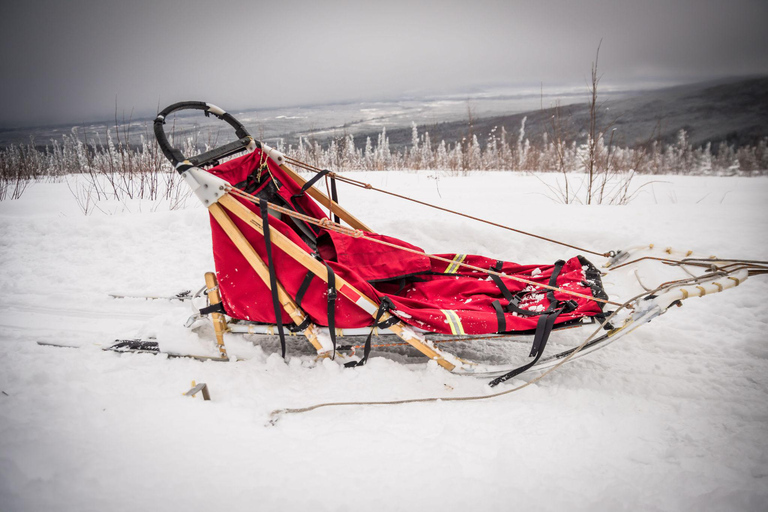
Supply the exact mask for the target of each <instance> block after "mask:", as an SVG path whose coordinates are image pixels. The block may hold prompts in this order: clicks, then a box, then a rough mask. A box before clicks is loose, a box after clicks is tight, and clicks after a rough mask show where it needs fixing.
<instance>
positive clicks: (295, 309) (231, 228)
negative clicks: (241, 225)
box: [208, 203, 323, 352]
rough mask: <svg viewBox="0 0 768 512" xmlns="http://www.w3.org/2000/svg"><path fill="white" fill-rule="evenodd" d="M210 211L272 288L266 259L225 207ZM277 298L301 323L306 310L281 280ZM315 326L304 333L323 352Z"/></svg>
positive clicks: (293, 317) (294, 318)
mask: <svg viewBox="0 0 768 512" xmlns="http://www.w3.org/2000/svg"><path fill="white" fill-rule="evenodd" d="M238 204H239V203H238ZM208 211H209V212H211V215H213V218H214V219H216V222H218V223H219V226H221V228H222V229H223V230H224V232H225V233H226V234H227V236H228V237H229V239H230V240H232V243H234V244H235V246H236V247H237V249H238V250H239V251H240V253H241V254H242V255H243V257H245V259H246V260H247V261H248V263H249V264H250V265H251V268H253V270H255V271H256V274H258V276H259V277H260V278H261V280H262V281H263V282H264V284H265V285H267V288H269V289H271V286H270V281H269V267H268V266H267V264H266V263H264V260H262V259H261V256H259V255H258V253H257V252H256V250H255V249H254V248H253V247H252V246H251V244H250V242H248V240H247V239H246V238H245V236H244V235H243V233H242V232H241V231H240V230H239V229H238V227H237V226H235V223H234V222H232V219H230V218H229V215H227V212H226V211H224V209H223V208H222V207H221V206H219V205H218V204H216V203H214V204H212V205H211V206H210V207H209V208H208ZM277 298H278V301H279V302H280V305H281V306H283V309H285V311H286V312H287V313H288V314H289V315H290V316H291V320H293V322H294V323H295V324H296V325H301V324H302V323H303V322H304V319H305V318H306V316H305V315H304V311H302V310H301V308H299V306H298V305H296V303H295V302H294V301H293V299H292V298H291V296H290V295H288V292H286V291H285V288H284V287H283V285H282V284H280V282H278V283H277ZM314 327H315V326H314V324H310V325H309V327H307V328H306V329H305V330H304V335H305V336H306V337H307V339H308V340H309V342H310V343H311V344H312V346H313V347H315V350H317V351H318V352H322V350H323V345H322V344H321V343H320V341H319V340H318V339H317V333H316V332H315V328H314Z"/></svg>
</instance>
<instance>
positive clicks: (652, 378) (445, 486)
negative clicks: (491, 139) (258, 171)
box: [0, 172, 768, 512]
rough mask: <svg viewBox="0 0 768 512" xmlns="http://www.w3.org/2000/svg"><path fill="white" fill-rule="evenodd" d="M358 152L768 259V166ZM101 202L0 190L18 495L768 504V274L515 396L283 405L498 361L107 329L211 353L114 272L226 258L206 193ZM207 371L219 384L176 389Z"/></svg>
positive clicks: (395, 221)
mask: <svg viewBox="0 0 768 512" xmlns="http://www.w3.org/2000/svg"><path fill="white" fill-rule="evenodd" d="M354 176H355V177H357V178H360V179H362V180H364V181H368V182H370V183H372V184H374V185H377V186H381V187H383V188H387V189H390V190H394V191H399V192H405V193H407V194H412V195H413V196H415V197H419V198H422V199H426V200H428V201H433V202H437V203H438V204H440V205H442V206H446V207H450V208H456V209H460V210H462V211H466V212H468V213H471V214H474V215H477V216H481V217H485V218H490V219H493V220H496V221H499V222H501V223H505V224H508V225H512V226H515V227H517V228H519V229H523V230H526V231H531V232H535V233H542V234H546V235H547V236H550V237H553V238H557V239H562V240H564V241H568V242H571V243H574V244H576V245H580V246H582V247H585V248H589V249H595V250H598V251H600V252H603V251H607V250H610V249H620V248H623V247H627V246H631V245H636V244H645V243H656V244H659V245H664V246H672V247H674V248H676V249H682V250H687V249H693V250H695V251H696V252H698V253H701V254H705V255H710V254H716V255H718V256H720V257H738V258H745V259H762V260H764V259H768V238H767V237H766V234H768V215H767V213H768V208H767V207H766V198H768V179H765V178H751V179H750V178H693V177H655V178H654V179H655V182H654V183H653V184H651V185H648V186H647V187H645V188H644V189H643V191H642V192H641V193H640V194H639V195H638V197H637V199H636V200H635V201H633V202H632V203H631V204H629V205H627V206H582V205H562V204H557V203H555V202H553V201H552V200H551V199H549V198H548V197H547V194H548V189H547V188H546V187H545V186H544V184H543V183H542V181H541V179H543V180H545V181H548V182H550V183H551V181H552V180H553V177H552V176H544V177H541V179H540V178H536V177H532V176H521V175H517V174H512V173H480V172H477V173H471V174H470V175H468V176H463V177H449V176H445V175H440V176H438V175H435V174H434V173H426V172H420V173H366V174H363V173H359V174H355V175H354ZM436 178H437V179H436ZM639 183H641V182H640V181H638V184H639ZM340 197H341V201H342V204H343V205H344V206H345V207H347V208H348V209H350V210H351V211H353V212H355V213H356V214H357V215H358V216H359V217H360V218H361V219H363V220H364V221H365V222H367V223H368V224H369V225H371V226H373V227H374V228H376V229H377V230H379V231H380V232H382V233H385V234H389V235H393V236H397V237H400V238H403V239H406V240H409V241H411V242H413V243H416V244H418V245H420V246H422V247H423V248H424V249H425V250H427V251H428V252H462V253H479V254H484V255H488V256H493V257H497V258H500V259H504V260H511V261H518V262H531V263H535V262H541V263H552V262H554V261H555V260H556V259H559V258H563V257H567V256H572V255H574V254H575V251H573V250H571V249H568V248H564V247H560V246H556V245H550V244H547V243H545V242H541V241H537V240H532V239H529V238H525V237H522V236H518V235H515V234H513V233H509V232H506V231H502V230H499V229H497V228H492V227H489V226H485V225H480V224H476V223H473V222H471V221H469V220H464V219H460V218H456V217H451V216H448V215H446V214H441V213H439V212H436V211H433V210H428V209H424V208H423V207H420V206H418V205H414V204H411V203H402V202H398V201H397V200H395V199H393V198H390V197H387V196H383V195H379V194H376V193H373V192H365V191H361V190H359V189H354V188H351V189H350V188H347V187H345V186H343V185H342V186H340ZM191 203H192V201H190V202H189V204H190V205H191ZM100 206H101V207H102V209H104V210H105V211H116V212H117V213H114V214H112V215H105V214H103V213H101V212H99V211H96V212H95V213H93V214H92V215H90V216H88V217H86V216H83V215H82V213H80V211H79V210H78V207H77V205H76V204H75V201H74V199H73V198H72V197H71V195H70V192H69V191H68V189H67V186H66V184H63V183H49V184H46V183H38V184H35V185H33V186H32V187H30V188H29V189H28V190H27V192H26V193H25V195H24V196H23V197H22V198H21V199H20V200H18V201H6V202H3V203H0V235H1V236H0V268H1V269H2V271H0V288H1V289H2V290H3V293H2V295H1V296H0V327H1V329H0V392H1V393H0V510H2V511H3V512H5V511H16V510H30V511H38V510H62V511H69V510H71V511H87V510H99V511H103V510H125V511H136V510H187V511H192V510H308V509H312V510H489V509H494V510H510V509H530V508H533V509H534V510H564V509H568V510H625V509H627V510H766V508H768V335H766V330H767V329H768V308H766V307H765V304H766V303H768V279H766V278H761V277H759V276H758V277H754V278H751V279H750V280H748V281H747V282H746V283H745V284H744V285H743V286H739V287H738V288H736V289H733V290H728V291H726V292H724V293H722V294H718V295H715V296H712V297H705V298H703V299H699V298H695V299H689V300H688V301H686V302H685V305H684V307H682V308H680V309H678V308H675V309H674V311H670V312H669V313H668V314H666V315H664V316H663V317H660V318H658V319H656V320H654V321H653V322H652V323H651V324H649V325H648V326H646V327H644V328H642V329H640V330H638V331H636V332H635V333H633V334H632V335H630V336H628V337H626V338H623V339H621V340H619V341H617V342H616V343H614V344H612V345H611V346H610V347H608V348H606V349H605V350H601V351H598V352H596V353H594V354H591V355H589V356H588V357H585V358H582V359H580V360H578V361H575V362H573V363H571V364H568V365H565V366H563V367H562V368H561V369H559V370H558V371H556V372H554V373H553V374H551V375H549V376H547V377H546V378H545V379H544V380H542V381H540V382H538V383H536V384H535V385H533V386H530V387H528V388H526V389H524V390H522V391H520V392H517V393H513V394H510V395H506V396H504V397H501V398H497V399H493V400H485V401H479V402H437V403H426V404H409V405H401V406H384V407H376V406H368V407H346V408H329V409H320V410H317V411H313V412H310V413H306V414H303V415H295V416H287V417H284V418H282V419H281V420H280V421H279V422H278V423H277V424H276V425H274V426H267V425H266V424H267V421H268V419H269V413H270V411H272V410H273V409H277V408H284V407H301V406H306V405H311V404H315V403H318V402H327V401H346V400H372V399H375V400H390V399H402V398H414V397H428V396H440V397H454V396H464V395H475V394H483V393H487V385H486V383H487V379H476V378H472V377H460V376H456V375H452V374H449V373H448V372H445V371H443V370H442V369H440V368H439V367H436V365H434V364H420V365H416V366H403V365H400V364H398V363H396V362H394V361H392V360H391V359H388V358H385V357H375V354H374V357H373V358H372V359H371V360H370V362H369V364H368V365H367V366H365V367H362V368H357V369H342V368H340V367H339V366H337V365H336V364H335V363H333V362H331V361H327V360H326V361H324V362H322V363H320V364H314V363H313V361H312V358H311V357H310V356H309V355H307V354H308V353H309V352H308V351H307V350H306V348H305V346H304V344H302V343H300V342H299V341H294V342H291V344H290V345H289V353H290V354H291V357H289V361H288V362H287V363H285V362H283V361H282V359H281V358H280V357H279V355H278V354H276V353H275V351H276V346H275V345H274V344H272V345H270V346H267V347H265V348H264V349H262V348H258V347H253V346H251V345H250V344H249V343H248V342H247V341H246V340H244V339H242V338H237V337H236V336H234V335H231V336H229V337H228V338H227V342H228V344H229V346H230V347H231V350H232V351H233V352H235V353H239V354H241V355H242V356H243V357H247V359H246V360H241V361H237V362H230V363H217V362H200V361H195V360H189V359H168V358H166V357H165V356H152V355H147V354H122V355H121V354H116V353H111V352H102V351H101V350H100V348H101V345H104V344H107V343H109V342H110V341H112V340H114V339H115V338H133V337H149V336H156V337H157V338H158V339H159V340H160V341H161V345H162V346H163V348H165V349H170V348H172V349H177V350H187V351H189V352H195V353H211V352H212V350H213V344H212V341H211V337H210V332H209V331H205V330H203V332H199V333H196V332H191V331H188V330H186V329H185V328H183V327H182V325H181V324H182V323H183V322H184V321H185V320H186V318H187V316H188V312H189V310H188V306H187V305H185V304H181V303H178V302H177V303H170V302H165V301H144V300H140V299H122V300H118V299H110V298H109V296H108V294H109V293H111V292H126V293H137V294H164V295H167V294H169V293H175V292H178V291H180V290H182V289H193V290H194V289H197V288H199V287H200V286H202V284H203V281H202V276H203V273H204V272H205V271H208V270H212V269H213V260H212V255H211V249H210V240H209V236H210V229H209V225H208V219H207V212H206V211H205V210H204V209H203V208H202V207H200V206H190V207H189V208H188V209H185V210H180V211H167V210H164V209H163V207H162V205H161V206H160V208H156V211H152V210H153V209H155V208H153V207H152V205H149V204H147V203H144V204H139V203H136V202H132V203H130V204H127V205H120V204H111V205H108V204H102V205H100ZM590 259H592V260H593V261H594V262H595V263H597V264H602V263H603V260H602V259H601V258H597V257H593V258H590ZM606 279H607V280H608V281H609V280H610V279H608V278H606ZM582 330H583V329H582ZM583 334H584V335H586V334H588V333H583ZM553 339H554V335H553ZM38 341H42V342H50V343H61V344H68V345H77V346H80V347H81V348H79V349H72V348H53V347H45V346H40V345H38V344H37V342H38ZM524 377H525V378H526V379H530V378H531V377H530V376H527V375H526V376H524ZM192 380H195V381H197V382H205V383H207V384H208V386H209V388H210V391H211V395H212V400H211V401H210V402H204V401H202V398H200V397H198V398H194V399H193V398H188V397H184V396H182V393H183V392H185V391H187V390H188V389H189V388H190V383H191V381H192ZM522 382H523V380H522V379H514V380H512V381H510V382H508V383H507V384H505V385H503V386H507V387H511V386H514V385H517V384H520V383H522ZM503 386H502V387H503Z"/></svg>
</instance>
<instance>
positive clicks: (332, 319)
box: [305, 262, 338, 359]
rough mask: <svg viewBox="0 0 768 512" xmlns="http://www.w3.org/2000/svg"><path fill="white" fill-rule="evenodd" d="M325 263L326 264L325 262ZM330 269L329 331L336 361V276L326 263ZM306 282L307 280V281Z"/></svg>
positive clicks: (326, 266) (326, 265)
mask: <svg viewBox="0 0 768 512" xmlns="http://www.w3.org/2000/svg"><path fill="white" fill-rule="evenodd" d="M323 263H325V262H323ZM325 268H326V269H328V331H329V332H330V333H331V343H332V344H333V357H332V358H331V359H336V297H337V295H338V293H337V292H336V274H334V273H333V269H332V268H331V267H329V266H328V264H327V263H325ZM305 280H306V279H305Z"/></svg>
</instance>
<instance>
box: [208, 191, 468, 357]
mask: <svg viewBox="0 0 768 512" xmlns="http://www.w3.org/2000/svg"><path fill="white" fill-rule="evenodd" d="M218 204H220V205H221V206H223V207H224V208H226V209H227V210H229V211H230V212H231V213H232V214H234V215H235V216H236V217H238V218H239V219H240V220H242V221H243V222H245V223H247V224H248V225H249V226H251V227H252V228H253V229H255V230H256V231H257V232H258V233H260V234H262V235H263V227H262V223H261V219H260V218H259V217H258V216H257V215H256V214H255V213H253V212H252V211H251V210H249V209H248V208H247V207H246V206H245V205H243V204H242V203H240V202H239V201H237V200H236V199H235V198H234V197H232V196H231V195H229V194H224V195H223V196H222V197H221V198H220V199H219V202H218ZM214 207H216V205H212V206H211V207H210V208H209V210H213V209H215V208H214ZM230 222H231V221H230ZM241 236H242V234H241ZM272 243H273V244H275V245H276V246H277V247H279V248H280V249H281V250H282V251H284V252H285V253H286V254H288V255H289V256H290V257H292V258H293V259H294V260H295V261H296V262H297V263H299V264H301V265H302V266H304V268H306V269H307V270H309V271H311V272H312V273H313V274H315V275H316V276H317V277H319V278H320V279H322V280H323V281H324V282H326V283H327V282H328V270H327V269H326V268H325V265H324V264H323V263H322V262H320V261H318V260H316V259H315V258H313V257H312V255H311V254H309V253H307V252H306V251H304V250H302V249H301V248H300V247H299V246H297V245H296V244H294V243H293V242H292V241H291V240H290V239H289V238H288V237H286V236H285V235H283V234H282V233H280V232H279V231H275V232H274V233H272ZM249 247H250V245H249ZM238 248H239V247H238ZM251 250H253V249H252V248H251ZM336 289H337V290H338V292H339V293H340V294H341V295H344V296H345V297H346V298H347V299H349V300H351V301H352V302H354V303H355V304H356V305H357V306H359V307H360V308H361V309H363V310H364V311H365V312H367V313H368V314H370V315H371V317H374V318H375V316H376V312H377V311H378V309H379V305H378V304H377V303H376V302H374V301H373V300H372V299H370V298H368V297H366V296H365V295H364V294H363V293H362V292H361V291H359V290H357V289H356V288H354V287H353V286H352V285H351V284H349V283H347V281H346V280H344V279H343V278H342V277H340V276H336ZM391 317H392V315H390V314H389V313H384V314H383V315H382V316H381V321H382V322H386V321H387V320H388V319H389V318H391ZM389 330H390V331H392V332H393V333H395V334H397V335H398V336H399V337H400V338H402V339H403V341H405V342H407V343H408V344H409V345H411V346H412V347H414V348H415V349H416V350H418V351H419V352H421V353H422V354H424V355H425V356H427V357H428V358H430V359H433V360H435V361H436V362H437V364H439V365H440V366H442V367H443V368H445V369H446V370H448V371H453V369H454V368H456V366H457V365H456V364H453V363H452V362H450V361H448V360H447V359H446V358H445V356H444V354H442V353H441V352H440V351H438V350H437V349H434V348H433V347H430V346H429V344H427V343H426V339H424V338H423V337H421V336H419V335H418V334H416V333H415V332H414V331H413V330H412V329H410V328H408V327H407V326H406V325H404V324H403V323H402V322H398V323H396V324H394V325H392V326H390V327H389Z"/></svg>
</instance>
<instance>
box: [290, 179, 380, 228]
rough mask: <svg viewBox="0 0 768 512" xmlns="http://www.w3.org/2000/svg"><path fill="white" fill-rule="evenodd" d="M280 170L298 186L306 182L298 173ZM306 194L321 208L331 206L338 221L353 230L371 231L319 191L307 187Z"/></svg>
mask: <svg viewBox="0 0 768 512" xmlns="http://www.w3.org/2000/svg"><path fill="white" fill-rule="evenodd" d="M280 168H281V169H282V170H283V171H285V173H286V174H288V176H290V178H291V179H292V180H293V181H295V182H296V183H298V184H299V186H302V185H304V184H305V183H306V182H307V180H305V179H304V178H303V177H302V176H301V175H300V174H299V173H297V172H296V171H294V170H293V169H291V168H290V167H288V166H287V165H281V166H280ZM307 194H309V196H310V197H311V198H313V199H314V200H315V201H318V202H319V203H320V204H321V205H322V206H326V207H327V206H328V205H330V206H331V211H333V213H335V214H336V215H338V216H339V219H341V220H343V221H344V222H346V223H347V224H349V225H350V226H352V227H353V228H355V229H361V230H363V231H373V230H372V229H371V228H369V227H368V226H366V225H365V224H363V222H362V221H361V220H360V219H358V218H357V217H355V216H354V215H352V214H351V213H349V212H348V211H347V210H345V209H344V208H342V207H341V205H339V204H338V203H336V202H334V201H332V200H331V199H330V198H329V197H328V196H327V195H325V194H324V193H323V192H322V191H320V190H319V189H316V188H315V187H309V190H307Z"/></svg>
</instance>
